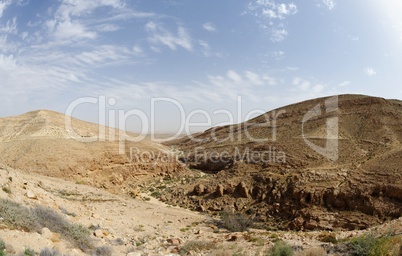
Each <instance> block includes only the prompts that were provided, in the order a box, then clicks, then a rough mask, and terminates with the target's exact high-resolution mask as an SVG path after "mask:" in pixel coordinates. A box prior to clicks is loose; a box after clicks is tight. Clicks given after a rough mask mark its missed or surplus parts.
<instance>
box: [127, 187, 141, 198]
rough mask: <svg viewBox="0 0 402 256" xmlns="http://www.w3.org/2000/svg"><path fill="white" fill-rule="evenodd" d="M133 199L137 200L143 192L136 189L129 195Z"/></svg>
mask: <svg viewBox="0 0 402 256" xmlns="http://www.w3.org/2000/svg"><path fill="white" fill-rule="evenodd" d="M128 194H129V195H130V196H131V197H132V198H137V197H140V196H141V191H140V189H139V188H134V189H132V190H131V191H130V192H129V193H128Z"/></svg>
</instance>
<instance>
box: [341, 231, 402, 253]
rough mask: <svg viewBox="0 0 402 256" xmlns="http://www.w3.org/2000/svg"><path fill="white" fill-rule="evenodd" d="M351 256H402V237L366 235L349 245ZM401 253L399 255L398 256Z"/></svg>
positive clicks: (353, 240)
mask: <svg viewBox="0 0 402 256" xmlns="http://www.w3.org/2000/svg"><path fill="white" fill-rule="evenodd" d="M349 245H350V248H351V255H354V256H360V255H362V256H366V255H367V256H388V255H402V250H401V246H402V237H400V236H399V237H398V236H394V237H392V236H380V237H375V235H374V234H372V233H370V234H366V235H363V236H359V237H356V238H354V239H352V241H351V242H350V243H349ZM398 253H399V254H398Z"/></svg>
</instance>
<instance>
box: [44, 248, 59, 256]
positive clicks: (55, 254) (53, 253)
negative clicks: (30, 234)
mask: <svg viewBox="0 0 402 256" xmlns="http://www.w3.org/2000/svg"><path fill="white" fill-rule="evenodd" d="M39 256H63V255H62V254H61V253H60V252H59V251H58V250H56V249H50V248H47V247H46V248H43V249H42V250H41V251H40V253H39Z"/></svg>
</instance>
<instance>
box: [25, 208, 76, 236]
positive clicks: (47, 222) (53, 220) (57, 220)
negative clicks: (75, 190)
mask: <svg viewBox="0 0 402 256" xmlns="http://www.w3.org/2000/svg"><path fill="white" fill-rule="evenodd" d="M32 212H33V213H34V214H35V216H36V219H37V220H38V222H39V223H40V225H41V226H42V227H47V228H48V229H50V230H51V231H53V232H56V233H63V232H64V230H65V229H66V227H67V226H68V225H69V222H68V221H67V219H65V218H64V217H63V216H62V215H60V214H58V213H57V212H55V211H53V210H52V209H49V208H46V207H44V206H40V205H38V206H36V207H35V208H33V210H32Z"/></svg>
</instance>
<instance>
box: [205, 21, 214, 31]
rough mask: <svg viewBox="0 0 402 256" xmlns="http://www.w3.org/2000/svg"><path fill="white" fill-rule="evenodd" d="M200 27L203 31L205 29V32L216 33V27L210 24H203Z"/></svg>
mask: <svg viewBox="0 0 402 256" xmlns="http://www.w3.org/2000/svg"><path fill="white" fill-rule="evenodd" d="M202 27H203V29H205V30H206V31H209V32H215V31H216V27H215V25H214V24H213V23H212V22H207V23H204V24H203V25H202Z"/></svg>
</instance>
